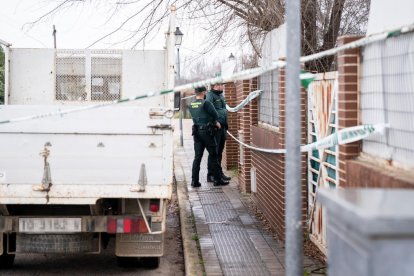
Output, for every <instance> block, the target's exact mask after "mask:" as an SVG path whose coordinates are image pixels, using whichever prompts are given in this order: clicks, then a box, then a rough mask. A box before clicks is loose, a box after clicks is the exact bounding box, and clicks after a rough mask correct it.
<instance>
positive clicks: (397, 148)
mask: <svg viewBox="0 0 414 276" xmlns="http://www.w3.org/2000/svg"><path fill="white" fill-rule="evenodd" d="M413 43H414V33H410V34H406V35H401V36H398V37H393V38H389V39H387V40H385V41H381V42H377V43H375V44H371V45H368V46H366V47H365V48H364V49H363V51H362V74H361V120H362V123H363V124H370V123H388V124H389V125H390V128H389V129H388V130H387V131H386V133H385V135H375V136H372V137H368V138H366V139H365V140H364V141H363V151H364V152H366V153H368V154H370V155H373V156H377V157H380V158H383V159H386V160H392V161H394V162H395V161H396V162H397V163H399V164H404V165H408V166H414V144H413V143H412V141H413V140H414V120H413V117H414V66H413V64H414V47H412V45H413Z"/></svg>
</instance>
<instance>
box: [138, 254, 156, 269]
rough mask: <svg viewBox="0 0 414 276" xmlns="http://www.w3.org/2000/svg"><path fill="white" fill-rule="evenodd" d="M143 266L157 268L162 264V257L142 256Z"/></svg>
mask: <svg viewBox="0 0 414 276" xmlns="http://www.w3.org/2000/svg"><path fill="white" fill-rule="evenodd" d="M141 262H142V266H143V267H145V268H148V269H156V268H158V267H159V265H160V257H145V258H141Z"/></svg>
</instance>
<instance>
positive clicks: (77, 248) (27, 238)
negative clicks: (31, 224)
mask: <svg viewBox="0 0 414 276" xmlns="http://www.w3.org/2000/svg"><path fill="white" fill-rule="evenodd" d="M93 248H94V247H93V234H89V233H88V234H18V235H17V243H16V252H21V253H80V252H91V251H93Z"/></svg>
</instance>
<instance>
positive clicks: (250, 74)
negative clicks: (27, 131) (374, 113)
mask: <svg viewBox="0 0 414 276" xmlns="http://www.w3.org/2000/svg"><path fill="white" fill-rule="evenodd" d="M413 30H414V24H410V25H406V26H402V27H401V28H398V29H396V30H393V31H390V32H384V33H381V34H377V35H372V36H369V37H366V38H362V39H359V40H357V41H354V42H351V43H347V44H344V45H342V46H339V47H336V48H332V49H329V50H326V51H323V52H319V53H316V54H313V55H309V56H304V57H301V58H300V62H303V63H304V62H307V61H311V60H315V59H319V58H322V57H325V56H330V55H334V54H336V53H338V52H340V51H344V50H348V49H354V48H358V47H362V46H365V45H368V44H371V43H374V42H377V41H381V40H385V39H387V38H390V37H395V36H397V35H401V34H404V33H408V32H411V31H413ZM285 66H286V62H285V61H281V60H279V61H277V62H274V63H273V64H272V65H270V66H263V67H257V68H252V69H247V70H243V71H240V72H236V73H233V74H231V75H228V76H224V77H221V76H220V77H215V78H210V79H207V80H203V81H198V82H193V83H189V84H185V85H179V86H176V87H174V88H173V89H167V90H161V91H157V92H150V93H147V94H144V95H139V96H135V97H131V98H127V99H120V100H115V101H112V102H108V103H101V104H95V105H89V106H84V107H79V108H73V109H69V110H65V111H58V112H50V113H42V114H37V115H33V116H27V117H21V118H14V119H7V120H3V121H0V124H7V123H14V122H21V121H27V120H34V119H40V118H46V117H52V116H63V115H66V114H69V113H74V112H80V111H84V110H88V109H94V108H100V107H105V106H110V105H115V104H120V103H124V102H130V101H136V100H140V99H144V98H149V97H154V96H159V95H164V94H168V93H172V92H175V91H183V90H187V89H194V88H197V87H201V86H207V85H212V84H216V83H225V82H231V81H237V80H244V79H250V78H254V77H257V76H259V75H261V74H263V73H266V72H269V71H272V70H275V69H277V68H283V67H285ZM311 75H312V74H310V73H302V74H301V83H302V85H303V86H304V87H305V88H306V87H307V85H309V83H310V82H311V81H312V80H313V76H311Z"/></svg>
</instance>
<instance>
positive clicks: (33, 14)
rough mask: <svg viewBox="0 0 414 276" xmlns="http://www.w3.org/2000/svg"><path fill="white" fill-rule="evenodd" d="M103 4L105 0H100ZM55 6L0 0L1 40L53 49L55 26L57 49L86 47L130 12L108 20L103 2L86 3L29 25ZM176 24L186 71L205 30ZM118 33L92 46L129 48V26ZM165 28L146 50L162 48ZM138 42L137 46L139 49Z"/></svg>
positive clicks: (44, 1) (47, 1)
mask: <svg viewBox="0 0 414 276" xmlns="http://www.w3.org/2000/svg"><path fill="white" fill-rule="evenodd" d="M102 3H104V2H102ZM55 5H56V1H54V0H14V1H11V0H0V39H2V40H5V41H7V42H9V43H11V44H12V45H13V46H12V47H17V48H52V47H53V36H52V30H53V25H55V26H56V29H57V47H58V48H69V49H70V48H80V49H83V48H86V47H88V46H89V45H90V44H91V43H93V42H95V41H96V40H97V39H99V38H101V37H102V36H104V35H105V34H107V33H109V32H111V31H112V30H114V29H115V28H116V27H117V26H119V24H121V22H122V20H124V19H125V18H127V17H128V16H129V15H130V13H131V11H128V10H123V11H121V12H120V13H119V14H117V16H116V17H113V18H112V19H111V20H110V21H109V22H107V19H108V16H107V15H108V14H110V13H109V12H108V7H107V6H106V5H105V4H102V5H99V4H98V6H96V5H94V6H92V5H89V4H85V5H81V6H78V7H77V8H70V9H65V10H62V11H61V12H60V13H59V14H58V15H56V16H53V17H52V18H48V19H47V20H44V21H42V22H40V23H37V24H35V25H34V26H31V25H30V24H28V23H30V22H32V21H34V20H35V19H37V18H38V17H40V16H41V15H43V14H45V13H46V12H47V11H49V10H50V9H51V8H53V7H54V6H55ZM128 12H129V13H128ZM177 26H179V27H180V29H181V30H182V32H183V33H184V38H183V44H182V46H181V48H180V54H181V65H182V68H183V69H184V70H185V68H186V67H187V66H189V65H190V64H189V63H188V60H190V59H192V58H193V57H194V56H195V55H197V53H199V52H201V51H202V50H203V44H202V43H203V41H204V39H205V37H206V35H207V34H206V33H205V31H203V30H202V29H201V28H199V27H194V25H189V24H186V23H185V22H184V21H183V20H182V19H180V18H177ZM132 28H133V26H128V27H126V28H124V29H125V30H124V32H118V33H116V34H114V35H112V36H110V37H109V38H106V39H104V40H103V41H101V42H99V43H97V44H96V45H94V46H92V48H102V49H106V48H117V49H130V48H131V47H132V45H133V44H134V41H131V40H129V41H126V42H121V43H120V41H122V40H123V39H124V37H125V35H127V34H128V31H129V29H131V30H132ZM166 30H167V22H166V23H165V24H164V26H162V27H161V29H160V30H159V31H158V32H155V33H154V35H153V37H151V39H150V40H147V41H146V44H145V49H162V47H163V46H164V39H165V38H164V33H165V31H166ZM142 47H143V45H142V44H140V45H139V46H138V47H137V49H142ZM240 51H241V49H240V47H239V46H237V45H236V46H229V47H219V48H218V49H216V50H215V51H213V52H211V53H209V54H208V57H209V58H210V59H211V57H212V56H213V57H215V58H217V59H224V58H226V57H228V56H229V55H230V53H231V52H233V53H235V54H237V52H240Z"/></svg>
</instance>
